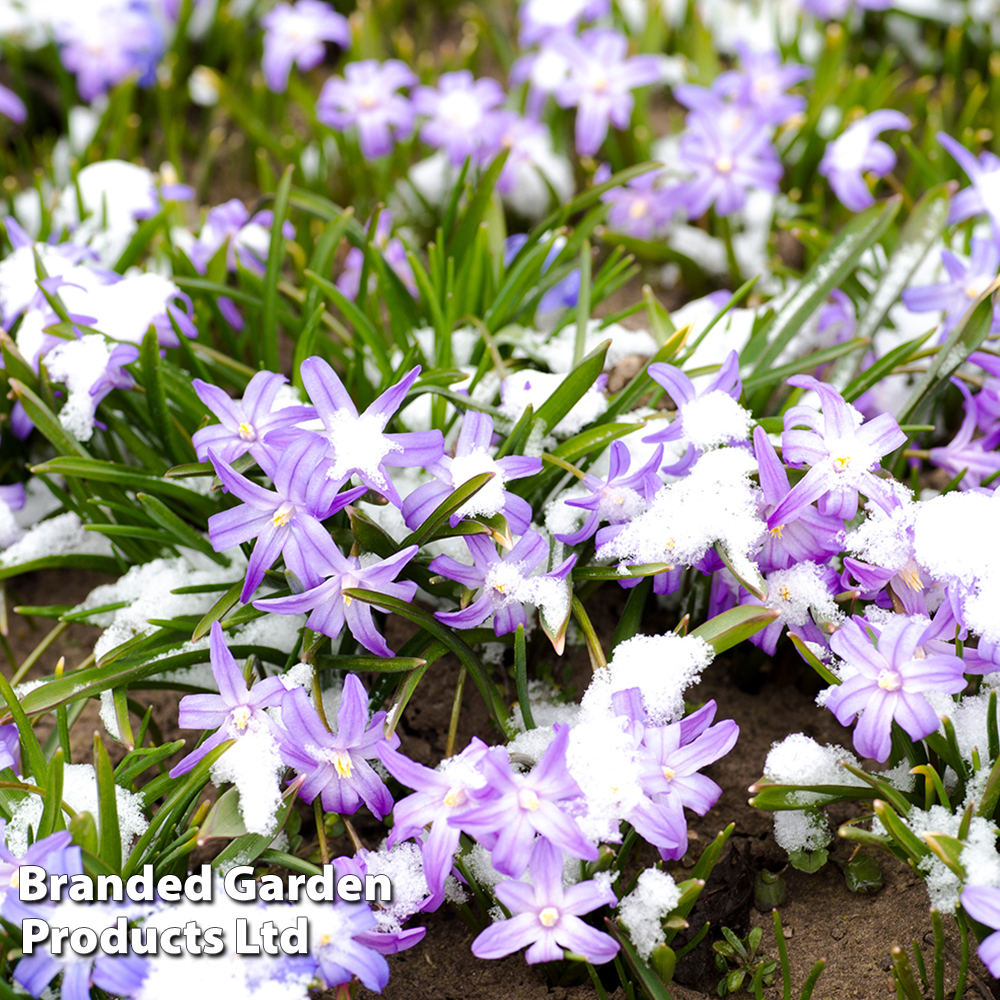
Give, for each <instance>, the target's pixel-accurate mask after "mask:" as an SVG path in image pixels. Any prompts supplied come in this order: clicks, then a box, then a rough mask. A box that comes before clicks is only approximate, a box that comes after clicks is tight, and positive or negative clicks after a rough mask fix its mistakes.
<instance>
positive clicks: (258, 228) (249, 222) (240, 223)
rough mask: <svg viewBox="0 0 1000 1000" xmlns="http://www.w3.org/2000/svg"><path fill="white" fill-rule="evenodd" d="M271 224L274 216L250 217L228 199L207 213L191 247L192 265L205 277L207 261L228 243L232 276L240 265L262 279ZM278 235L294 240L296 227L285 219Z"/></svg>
mask: <svg viewBox="0 0 1000 1000" xmlns="http://www.w3.org/2000/svg"><path fill="white" fill-rule="evenodd" d="M273 224H274V213H273V212H271V211H270V210H269V209H263V210H262V211H260V212H255V213H254V214H253V215H251V214H250V212H249V211H248V210H247V207H246V205H244V204H243V202H242V201H240V200H239V198H231V199H230V200H229V201H227V202H224V203H223V204H221V205H216V206H215V208H210V209H209V210H208V214H207V215H206V216H205V222H204V224H203V225H202V227H201V232H200V233H199V234H198V240H197V242H196V243H195V244H194V246H193V247H191V253H190V258H191V263H192V264H194V266H195V267H196V268H197V269H198V271H200V272H201V273H202V274H204V273H205V272H206V271H207V270H208V264H209V261H210V260H211V259H212V258H213V257H214V256H215V255H216V253H218V251H219V249H220V247H221V246H222V245H223V243H226V241H227V240H228V241H229V242H228V244H227V246H226V267H227V268H228V269H229V270H230V271H233V272H235V271H236V269H237V265H239V266H240V267H245V268H246V269H247V270H248V271H251V272H253V273H254V274H257V275H259V276H260V277H263V276H264V271H265V270H266V268H267V254H268V250H269V248H270V244H271V226H272V225H273ZM281 233H282V235H283V236H284V237H285V239H286V240H293V239H295V227H294V226H293V225H292V224H291V223H290V222H289V221H288V220H287V219H286V220H285V222H284V224H283V225H282V227H281ZM227 301H228V300H227Z"/></svg>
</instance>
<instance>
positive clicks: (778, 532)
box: [771, 524, 784, 538]
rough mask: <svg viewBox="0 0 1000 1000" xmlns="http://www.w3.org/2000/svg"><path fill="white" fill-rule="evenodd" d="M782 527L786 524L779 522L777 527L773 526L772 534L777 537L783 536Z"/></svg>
mask: <svg viewBox="0 0 1000 1000" xmlns="http://www.w3.org/2000/svg"><path fill="white" fill-rule="evenodd" d="M782 528H784V525H783V524H779V525H778V527H777V528H772V529H771V534H772V535H773V536H774V537H775V538H781V529H782Z"/></svg>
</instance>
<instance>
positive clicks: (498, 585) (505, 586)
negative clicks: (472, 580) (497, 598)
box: [486, 562, 524, 600]
mask: <svg viewBox="0 0 1000 1000" xmlns="http://www.w3.org/2000/svg"><path fill="white" fill-rule="evenodd" d="M523 580H524V575H523V574H522V573H521V570H520V568H519V567H518V566H515V565H513V564H512V563H505V562H501V563H498V564H497V565H496V566H494V567H493V569H492V570H490V572H489V574H488V575H487V577H486V589H490V588H492V589H493V590H495V591H496V592H497V593H498V594H502V595H503V597H504V598H506V599H507V600H514V599H515V597H516V595H517V591H518V588H519V587H520V585H521V582H522V581H523Z"/></svg>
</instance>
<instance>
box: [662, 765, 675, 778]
mask: <svg viewBox="0 0 1000 1000" xmlns="http://www.w3.org/2000/svg"><path fill="white" fill-rule="evenodd" d="M662 770H663V777H664V778H666V779H667V781H673V780H674V775H675V774H676V773H677V772H676V771H675V770H674V769H673V768H672V767H664V768H663V769H662Z"/></svg>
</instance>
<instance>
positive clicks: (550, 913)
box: [538, 906, 559, 927]
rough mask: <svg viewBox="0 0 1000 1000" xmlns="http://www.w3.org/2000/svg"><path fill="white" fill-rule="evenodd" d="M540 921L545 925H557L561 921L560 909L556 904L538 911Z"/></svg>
mask: <svg viewBox="0 0 1000 1000" xmlns="http://www.w3.org/2000/svg"><path fill="white" fill-rule="evenodd" d="M538 922H539V923H540V924H541V925H542V926H543V927H555V925H556V924H557V923H559V911H558V910H557V909H556V908H555V907H554V906H546V907H545V909H544V910H539V911H538Z"/></svg>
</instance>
